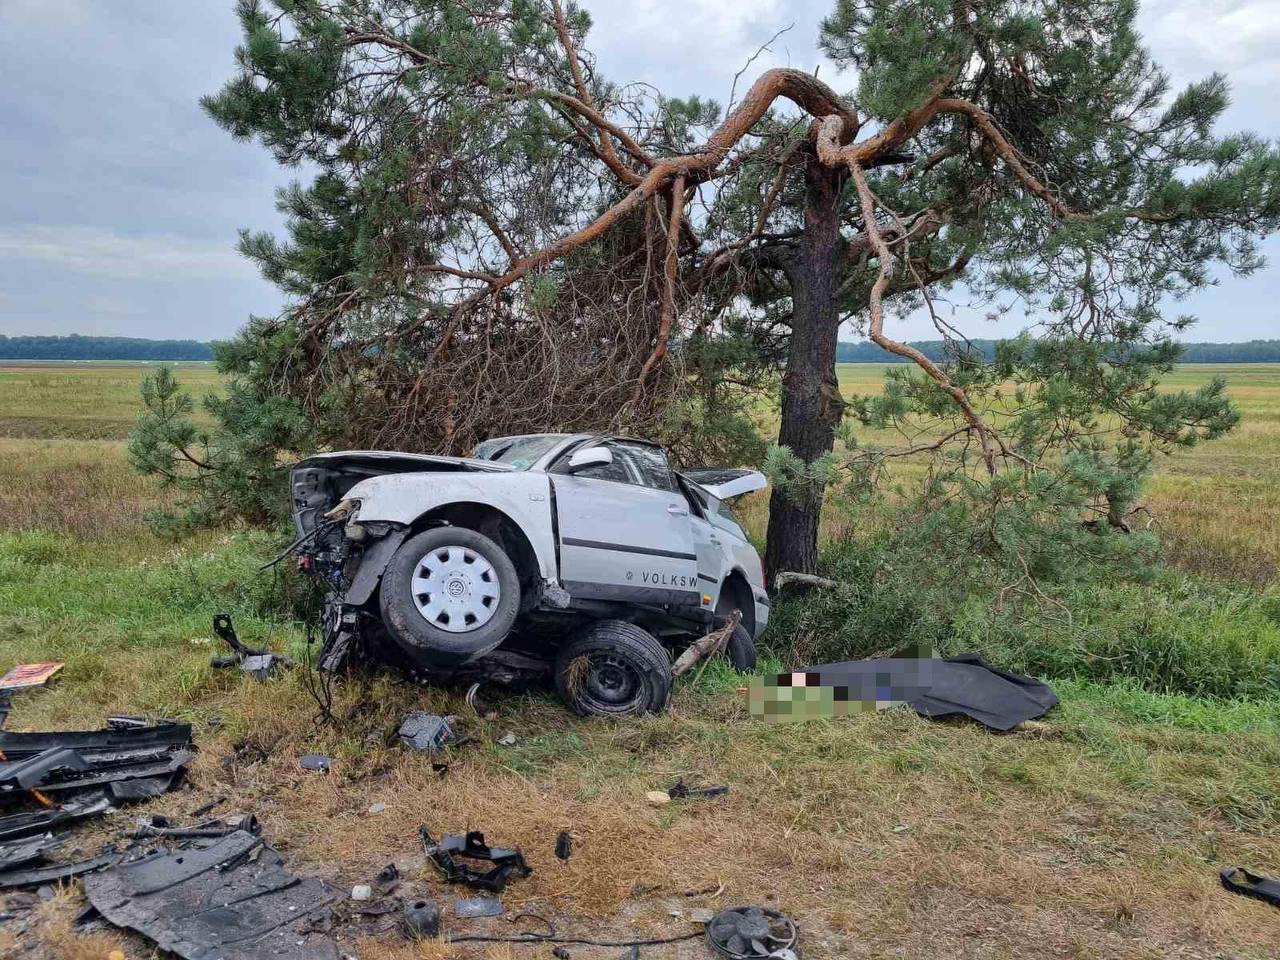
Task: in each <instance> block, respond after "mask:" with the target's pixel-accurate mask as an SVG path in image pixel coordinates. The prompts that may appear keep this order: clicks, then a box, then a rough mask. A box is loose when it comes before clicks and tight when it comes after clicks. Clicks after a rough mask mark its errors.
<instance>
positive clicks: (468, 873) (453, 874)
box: [418, 827, 533, 893]
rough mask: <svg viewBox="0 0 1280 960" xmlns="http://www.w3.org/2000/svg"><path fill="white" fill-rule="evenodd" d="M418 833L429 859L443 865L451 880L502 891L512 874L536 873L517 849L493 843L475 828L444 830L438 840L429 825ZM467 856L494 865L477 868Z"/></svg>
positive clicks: (514, 875)
mask: <svg viewBox="0 0 1280 960" xmlns="http://www.w3.org/2000/svg"><path fill="white" fill-rule="evenodd" d="M418 834H419V836H420V837H421V838H422V847H423V850H424V851H425V852H426V855H427V859H428V860H430V861H431V862H432V863H434V864H435V865H436V866H437V867H438V868H439V869H440V872H441V873H443V874H444V878H445V880H447V881H448V882H449V883H465V884H466V885H467V886H469V887H475V888H476V889H478V890H488V891H490V892H492V893H501V892H502V890H503V888H504V887H506V885H507V882H508V881H509V880H510V879H511V878H512V877H516V878H522V877H527V876H529V875H530V874H531V873H533V868H532V867H530V866H529V865H528V864H527V863H525V860H524V854H522V853H521V852H520V851H519V850H518V849H507V848H505V847H490V846H489V845H488V844H486V843H485V842H484V834H483V833H480V832H479V831H476V830H473V831H471V832H470V833H467V834H466V835H465V836H457V835H454V834H444V835H443V836H442V837H441V838H440V840H439V841H437V840H436V839H435V838H434V837H433V836H432V835H431V832H430V831H429V830H428V829H427V828H426V827H419V828H418ZM468 860H478V861H481V862H483V863H489V864H492V866H490V867H489V868H488V869H478V868H477V867H474V866H471V865H470V864H468V863H466V862H465V861H468Z"/></svg>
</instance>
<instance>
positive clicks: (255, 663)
mask: <svg viewBox="0 0 1280 960" xmlns="http://www.w3.org/2000/svg"><path fill="white" fill-rule="evenodd" d="M213 632H214V633H215V634H217V635H218V636H219V637H220V638H221V639H222V640H224V641H226V643H227V646H229V647H230V648H231V649H232V651H233V652H232V654H231V656H229V657H214V659H213V666H215V667H235V666H238V667H239V668H240V670H241V671H242V672H243V673H247V674H248V675H249V676H251V677H253V678H254V679H256V680H266V679H267V678H268V677H270V676H271V675H272V674H273V673H274V672H275V670H276V668H277V667H282V666H289V665H290V664H292V663H293V661H292V660H290V659H289V658H288V657H286V656H284V655H283V654H279V653H272V652H271V651H270V650H255V649H254V648H253V647H250V646H247V645H246V644H244V643H243V642H242V641H241V640H240V638H239V637H238V636H236V628H235V626H233V625H232V623H231V615H230V614H229V613H219V614H215V615H214V618H213Z"/></svg>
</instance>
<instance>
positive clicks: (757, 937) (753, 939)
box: [707, 907, 800, 960]
mask: <svg viewBox="0 0 1280 960" xmlns="http://www.w3.org/2000/svg"><path fill="white" fill-rule="evenodd" d="M799 939H800V933H799V931H798V930H797V929H796V925H795V923H794V921H792V920H791V918H790V917H787V916H785V915H783V914H781V913H779V912H778V911H777V910H770V909H768V908H767V907H734V908H732V909H730V910H722V911H721V912H720V913H717V914H716V915H715V916H714V917H712V918H711V922H710V923H708V924H707V943H708V944H709V945H710V946H711V949H713V950H714V951H715V952H716V953H718V954H719V955H720V956H722V957H729V958H730V960H770V958H776V960H794V958H795V957H796V953H795V945H796V941H798V940H799Z"/></svg>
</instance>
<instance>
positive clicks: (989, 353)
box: [836, 340, 1280, 363]
mask: <svg viewBox="0 0 1280 960" xmlns="http://www.w3.org/2000/svg"><path fill="white" fill-rule="evenodd" d="M970 342H971V343H972V344H973V349H975V350H977V351H980V352H981V353H982V354H984V355H985V356H986V357H987V359H990V358H992V357H994V356H995V352H996V343H997V341H995V340H972V341H970ZM911 345H912V346H913V347H915V348H917V349H918V350H920V351H921V352H922V353H924V355H925V356H927V357H928V358H929V359H930V360H945V359H947V354H946V350H945V347H944V345H943V341H941V340H915V341H913V342H912V344H911ZM1182 347H1183V351H1184V352H1183V354H1182V362H1183V363H1280V340H1248V341H1246V342H1244V343H1184V344H1183V345H1182ZM836 361H837V362H838V363H910V362H911V361H909V360H907V359H905V358H904V357H899V356H898V355H897V354H893V353H889V352H888V351H887V350H883V349H881V348H880V347H877V346H876V345H875V344H874V343H871V342H870V341H863V342H861V343H841V344H840V345H839V347H838V348H837V349H836Z"/></svg>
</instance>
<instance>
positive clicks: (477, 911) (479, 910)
mask: <svg viewBox="0 0 1280 960" xmlns="http://www.w3.org/2000/svg"><path fill="white" fill-rule="evenodd" d="M451 906H452V907H453V915H454V916H455V917H462V918H463V919H466V920H473V919H478V918H480V917H500V916H502V901H501V900H499V899H498V898H497V897H457V898H455V899H454V900H453V902H452V904H451Z"/></svg>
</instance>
